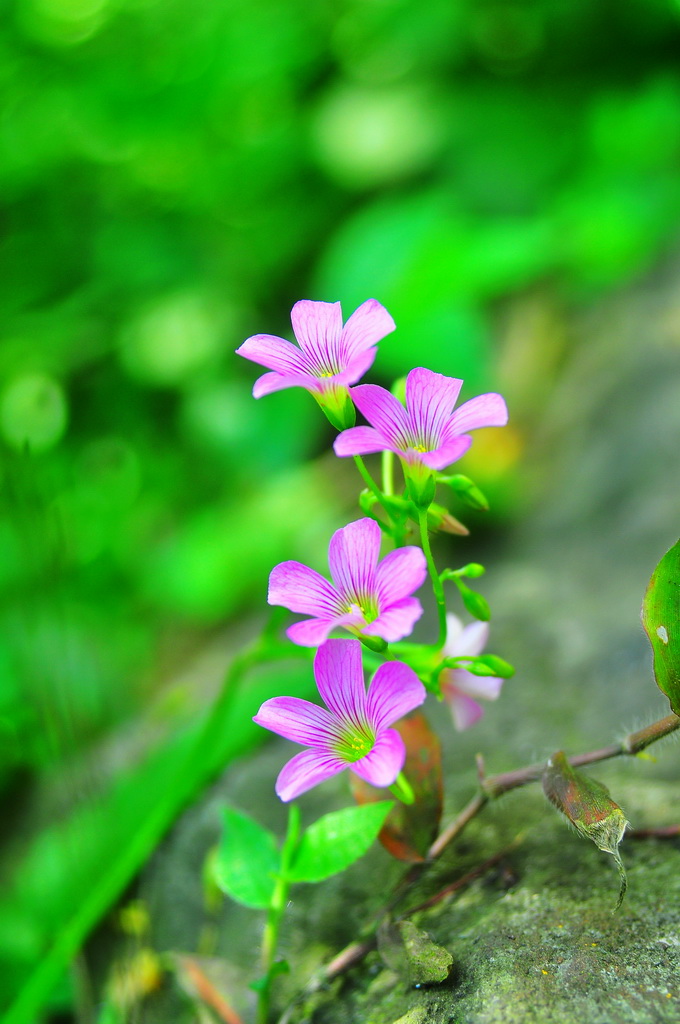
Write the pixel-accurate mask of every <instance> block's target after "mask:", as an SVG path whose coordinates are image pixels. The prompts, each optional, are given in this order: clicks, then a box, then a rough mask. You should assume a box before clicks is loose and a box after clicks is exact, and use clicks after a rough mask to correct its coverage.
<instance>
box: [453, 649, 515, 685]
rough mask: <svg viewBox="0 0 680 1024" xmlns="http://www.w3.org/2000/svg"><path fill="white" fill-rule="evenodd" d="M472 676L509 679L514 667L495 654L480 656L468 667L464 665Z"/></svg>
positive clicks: (512, 674)
mask: <svg viewBox="0 0 680 1024" xmlns="http://www.w3.org/2000/svg"><path fill="white" fill-rule="evenodd" d="M465 668H466V669H467V670H468V672H472V674H473V676H495V677H496V678H499V679H511V678H512V676H514V674H515V669H514V667H513V666H512V665H511V664H510V662H509V661H506V660H505V659H504V658H499V657H498V655H497V654H480V655H478V656H477V657H475V658H474V659H472V661H471V662H470V664H469V665H465Z"/></svg>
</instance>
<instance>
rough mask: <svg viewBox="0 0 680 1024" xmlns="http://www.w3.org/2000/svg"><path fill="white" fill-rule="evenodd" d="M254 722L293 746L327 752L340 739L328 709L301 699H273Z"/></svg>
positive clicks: (265, 703)
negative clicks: (301, 745) (299, 744)
mask: <svg viewBox="0 0 680 1024" xmlns="http://www.w3.org/2000/svg"><path fill="white" fill-rule="evenodd" d="M253 721H254V722H257V724H258V725H261V726H263V728H265V729H269V730H270V732H275V733H276V734H277V736H283V738H284V739H286V740H292V741H293V743H302V744H304V745H305V746H312V747H316V748H320V749H324V748H326V747H328V746H329V744H330V743H332V742H334V741H336V740H337V737H338V726H337V721H336V720H335V718H334V717H333V715H332V714H331V713H330V711H327V710H326V708H320V707H319V706H318V704H312V703H311V701H308V700H302V698H301V697H271V698H270V699H269V700H266V701H265V702H264V704H263V705H262V707H261V708H260V710H259V711H258V712H257V714H256V715H254V716H253Z"/></svg>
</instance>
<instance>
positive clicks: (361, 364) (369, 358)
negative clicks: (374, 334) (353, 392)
mask: <svg viewBox="0 0 680 1024" xmlns="http://www.w3.org/2000/svg"><path fill="white" fill-rule="evenodd" d="M376 352H377V349H375V348H368V349H366V351H365V352H359V354H358V355H356V356H354V357H353V358H352V359H351V360H349V361H348V362H347V363H346V364H341V367H340V372H339V373H336V374H335V375H334V376H333V377H331V378H322V379H330V380H331V381H332V382H333V384H343V385H345V386H347V387H349V385H350V384H356V382H357V381H358V380H361V378H362V377H363V375H364V374H365V373H366V372H367V370H370V368H371V367H372V366H373V362H374V360H375V354H376ZM343 366H344V368H343Z"/></svg>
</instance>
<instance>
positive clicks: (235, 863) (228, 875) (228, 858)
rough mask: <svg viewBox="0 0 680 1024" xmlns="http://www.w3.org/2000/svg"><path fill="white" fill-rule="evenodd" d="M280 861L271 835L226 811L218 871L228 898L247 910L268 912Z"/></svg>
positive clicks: (228, 809) (219, 882)
mask: <svg viewBox="0 0 680 1024" xmlns="http://www.w3.org/2000/svg"><path fill="white" fill-rule="evenodd" d="M280 861H281V858H280V856H279V852H278V849H277V845H276V837H275V836H274V835H273V834H272V833H271V832H269V831H268V830H267V829H265V828H263V827H262V825H260V824H258V822H257V821H255V820H254V819H253V818H251V817H249V816H248V815H247V814H243V813H242V812H240V811H236V810H234V809H233V808H231V807H227V808H225V810H224V812H223V831H222V839H221V841H220V846H219V850H218V854H217V858H216V861H215V865H214V870H215V880H216V881H217V884H218V885H219V887H220V889H222V891H223V892H225V893H226V894H227V896H231V898H232V899H233V900H236V901H237V903H242V904H243V905H244V906H245V907H253V908H255V909H260V910H264V909H265V908H266V907H268V906H269V904H270V903H271V899H272V894H273V892H274V885H275V877H274V876H275V875H276V873H277V871H279V870H280Z"/></svg>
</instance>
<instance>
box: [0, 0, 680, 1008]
mask: <svg viewBox="0 0 680 1024" xmlns="http://www.w3.org/2000/svg"><path fill="white" fill-rule="evenodd" d="M679 58H680V3H678V2H677V0H628V2H627V3H625V4H621V3H620V2H614V0H598V2H597V3H593V2H592V0H568V2H563V0H512V2H506V0H503V2H500V0H497V2H493V0H428V2H427V3H419V2H417V0H353V2H335V3H329V2H312V3H310V2H308V0H248V2H246V0H227V2H219V0H218V2H215V0H15V2H14V3H10V4H8V5H6V6H5V9H4V17H3V22H2V26H1V28H0V77H1V78H2V87H3V90H2V91H3V97H4V102H3V107H2V113H1V114H0V154H1V155H0V181H1V183H2V197H3V217H2V238H1V242H0V245H1V252H2V294H1V298H0V301H1V303H2V340H1V343H0V448H1V450H2V469H1V480H2V505H1V508H0V581H1V585H2V590H1V595H0V617H1V621H2V628H1V629H0V806H1V807H2V820H3V822H4V823H5V827H4V829H3V833H4V834H3V841H4V845H3V851H0V857H1V858H2V859H1V860H0V873H1V876H2V878H3V879H4V881H5V882H6V883H7V884H6V885H5V887H4V889H5V892H6V893H7V895H6V898H5V900H4V902H2V901H0V979H1V980H0V1001H1V1002H0V1006H7V1007H9V1006H10V1005H12V1006H13V1009H12V1010H11V1011H9V1013H8V1016H7V1020H8V1021H12V1022H13V1024H16V1022H21V1021H25V1022H26V1024H31V1022H32V1021H33V1020H36V1019H38V1016H37V1015H38V1014H39V1012H43V1011H40V1009H39V1008H40V1007H46V1009H45V1010H44V1014H45V1019H50V1020H54V1021H56V1020H58V1019H59V1020H64V1021H68V1020H71V1019H72V1017H71V1015H70V1014H71V1010H70V1007H71V1005H72V1003H73V1001H74V999H76V996H77V993H75V995H74V988H73V982H72V980H71V981H69V979H68V977H67V976H65V975H64V968H65V967H66V966H67V965H68V963H69V962H70V961H71V959H72V954H73V952H74V950H75V949H76V948H77V947H78V945H79V943H80V941H81V940H82V938H83V937H84V935H86V934H87V932H88V931H89V930H90V929H91V927H92V926H93V925H94V924H95V923H96V921H97V919H98V917H99V916H100V915H101V914H102V913H103V912H104V911H105V910H106V908H107V906H108V905H109V904H110V903H111V902H112V901H113V900H114V899H116V898H117V897H118V895H119V894H120V892H121V891H122V890H123V888H124V887H125V885H126V884H127V882H128V881H129V880H130V878H131V877H132V876H133V874H134V871H135V869H136V868H137V867H138V866H139V864H140V863H141V862H142V861H143V860H144V858H145V857H146V856H147V855H148V853H149V852H150V850H151V849H152V848H153V846H154V844H155V843H156V842H157V840H158V838H159V837H160V835H161V834H162V833H163V831H164V829H165V828H166V827H167V825H168V824H169V823H170V822H171V821H172V818H173V816H174V815H175V814H176V813H177V810H178V809H179V807H180V806H181V805H182V803H183V802H185V801H186V800H187V799H189V798H190V797H191V796H192V795H195V794H196V793H197V792H198V791H200V788H201V786H202V785H204V784H205V782H206V781H207V779H208V778H209V777H210V776H211V774H214V772H215V770H217V768H219V766H220V764H221V763H222V762H223V761H224V759H225V758H226V757H228V756H229V754H230V752H231V753H233V752H234V751H235V750H236V749H241V748H240V747H239V744H241V746H243V745H247V744H248V743H249V742H252V736H251V734H250V733H249V732H248V730H246V731H245V733H244V734H243V735H242V736H241V735H240V732H239V728H238V727H237V726H234V725H233V724H232V725H231V726H230V730H231V733H230V737H231V738H230V740H229V742H231V743H232V747H231V748H229V749H227V747H228V746H229V744H228V743H227V745H226V746H225V741H224V738H222V740H221V741H220V742H221V744H222V745H221V746H220V744H219V743H218V744H217V746H216V747H215V748H214V749H213V750H209V751H207V753H206V756H205V759H204V761H205V763H201V764H198V765H196V763H195V759H193V758H189V760H190V762H191V764H192V766H193V767H192V769H191V771H190V772H189V774H190V775H191V778H190V779H189V780H188V782H186V784H185V789H183V788H182V785H184V784H179V783H178V782H177V775H176V773H177V772H179V773H180V774H181V775H182V777H183V778H186V769H185V766H186V758H187V754H186V751H187V750H188V749H189V748H188V747H186V745H184V746H183V745H182V744H186V743H188V742H189V741H190V739H191V735H192V734H191V729H192V728H198V725H197V722H198V719H199V718H200V713H201V710H202V708H201V705H202V703H206V702H207V699H206V701H203V692H202V691H201V689H200V687H199V688H198V690H195V689H194V688H193V682H194V681H193V679H191V678H190V679H186V678H185V679H184V680H183V681H180V684H178V685H177V686H176V687H174V688H172V689H170V690H168V688H167V685H166V684H167V682H168V680H172V679H174V678H175V677H176V676H177V674H178V672H179V670H180V668H181V667H182V665H183V664H185V663H186V662H187V660H189V659H191V658H192V657H193V656H194V654H195V653H196V652H197V651H200V650H203V648H204V646H205V645H206V644H208V645H209V644H210V643H212V642H213V641H214V639H215V638H217V642H218V650H219V652H221V653H220V654H218V655H217V656H216V657H217V659H218V661H219V659H220V658H221V657H223V659H224V664H226V662H227V661H228V657H229V648H230V647H231V648H232V649H233V648H235V647H236V646H238V644H239V641H240V639H241V631H240V630H239V628H238V627H235V628H234V630H233V632H232V633H231V634H229V637H228V639H225V634H223V632H222V631H223V630H224V628H225V626H227V624H228V623H230V622H232V621H233V622H238V621H239V620H240V619H241V618H242V617H243V616H244V615H247V614H248V613H254V614H255V615H256V616H257V615H259V614H261V609H262V603H263V595H264V593H265V588H266V578H267V574H268V571H269V569H270V568H271V566H272V565H273V564H274V563H275V562H276V561H277V560H280V559H282V558H285V557H299V558H304V559H305V560H306V561H312V560H313V559H312V556H311V554H310V552H312V553H313V552H316V556H317V558H318V560H319V562H320V561H321V558H322V553H323V551H324V550H325V545H326V543H327V539H328V536H329V533H330V530H331V529H332V528H333V527H334V526H336V525H340V522H341V521H342V517H343V515H345V517H346V509H347V507H349V506H348V505H347V499H346V495H345V488H344V483H343V480H344V478H343V477H342V473H341V474H340V479H336V476H337V474H336V472H335V467H332V469H331V470H330V471H329V469H328V467H327V466H326V467H325V468H324V463H323V460H321V461H320V462H319V461H318V459H317V457H318V456H320V455H321V453H322V452H323V451H324V450H325V449H326V448H327V447H328V442H329V441H330V440H331V438H332V434H331V433H330V432H329V430H328V429H327V426H325V425H324V423H323V422H321V421H320V417H319V416H318V415H317V410H316V406H315V405H314V403H313V402H312V401H311V400H310V399H309V398H308V396H306V395H305V394H303V393H302V392H299V391H289V392H283V393H280V394H277V395H273V396H271V397H268V398H266V399H265V400H263V401H261V402H258V403H256V402H254V401H253V400H252V399H251V397H250V387H251V384H252V381H253V380H254V378H255V376H256V373H257V370H256V368H255V367H253V366H252V364H248V363H246V362H245V361H243V360H239V359H238V358H237V357H235V356H234V355H233V351H234V349H235V348H236V347H237V346H238V345H239V344H240V343H241V341H243V339H244V338H245V337H247V336H248V335H250V334H253V333H257V332H268V333H274V334H284V335H288V336H290V335H289V330H290V325H289V310H290V307H291V306H292V304H293V302H294V301H296V300H297V299H299V298H303V297H307V298H316V299H325V300H337V299H340V300H341V301H342V302H343V309H344V313H345V316H348V315H349V313H351V311H352V310H353V309H354V308H355V307H356V306H357V305H358V304H359V303H360V302H362V301H363V300H364V299H366V298H368V297H370V296H374V297H376V298H377V299H379V301H381V302H382V303H383V304H384V305H385V306H387V308H388V309H389V310H390V312H391V313H392V314H393V316H394V318H395V320H396V322H397V325H398V330H397V332H396V333H395V334H393V335H391V336H390V337H389V338H387V339H386V340H385V342H383V344H382V345H381V347H380V350H379V355H378V359H377V361H376V364H375V367H374V371H373V372H372V374H371V379H372V380H375V381H378V382H380V383H384V384H388V383H389V382H390V381H391V379H392V378H394V377H395V376H400V375H403V374H405V373H406V372H407V371H408V369H410V368H411V366H413V365H414V363H416V364H417V363H424V364H425V365H427V366H429V367H431V368H432V369H435V370H439V371H441V372H446V373H449V374H452V375H456V376H462V377H465V379H466V384H467V386H468V389H467V392H466V394H467V396H468V397H469V396H470V395H471V394H473V393H476V392H478V391H480V390H489V389H491V388H496V387H507V388H508V389H509V390H510V392H513V391H514V394H515V397H516V404H515V407H514V409H513V422H514V423H515V428H514V430H515V432H514V433H509V434H508V435H507V438H509V440H508V439H507V438H506V440H500V439H497V440H496V441H492V442H489V444H487V445H486V447H485V445H484V443H482V442H481V441H480V444H479V445H478V446H477V448H476V449H473V451H474V450H477V451H478V452H480V453H483V455H484V458H481V456H478V458H477V464H476V465H475V464H474V463H473V464H471V466H470V472H473V470H474V471H475V472H477V471H479V473H480V474H481V478H480V482H481V483H486V484H489V485H490V486H491V488H492V490H495V492H496V498H497V503H498V504H497V507H498V508H499V510H500V512H499V514H500V516H501V518H502V517H503V516H512V514H513V508H514V507H515V504H514V503H515V500H516V498H515V494H514V490H513V466H514V464H515V462H516V459H517V457H518V455H519V453H520V451H521V448H522V426H523V425H524V426H526V425H527V424H530V422H531V416H532V413H533V412H534V408H533V407H534V406H535V405H536V402H537V399H536V391H537V390H538V391H539V392H540V388H541V386H542V381H541V376H540V374H541V368H542V367H543V365H544V364H543V363H542V362H541V357H540V355H539V356H537V358H536V359H533V357H532V358H531V359H529V360H528V361H527V360H525V362H524V363H522V362H521V361H520V362H519V363H518V364H517V365H516V366H515V369H514V370H513V367H512V365H508V364H507V360H506V365H502V360H500V358H499V353H498V351H497V349H496V347H495V345H494V322H495V321H494V317H495V314H496V311H497V309H498V308H499V303H502V302H503V301H504V300H505V299H507V297H508V296H513V295H517V294H521V293H524V294H530V293H532V291H535V290H540V289H549V290H550V292H551V294H552V295H556V296H558V298H559V301H560V302H562V303H564V304H566V305H567V306H578V305H579V304H580V303H584V302H588V301H591V300H592V299H593V297H596V296H597V295H598V294H600V293H602V292H603V291H604V290H607V289H611V288H614V287H617V286H619V285H621V284H622V283H626V282H628V281H630V280H632V279H634V278H635V277H636V276H637V275H639V274H640V273H641V272H643V271H645V270H646V269H648V268H649V267H651V266H653V265H654V262H655V261H656V260H657V259H658V258H659V257H660V255H661V254H662V253H663V251H664V248H665V247H666V246H667V245H668V244H669V243H670V242H671V241H674V240H675V239H676V238H677V227H678V213H679V211H680V176H679V175H678V168H679V161H678V157H679V153H680V64H679ZM546 344H548V343H547V342H546ZM546 358H547V361H548V363H549V362H550V357H546ZM522 373H524V374H525V376H522V375H521V374H522ZM513 374H514V376H513ZM532 394H533V397H532ZM309 460H314V461H309ZM480 463H481V464H480ZM301 464H302V468H300V467H301ZM343 472H344V470H343ZM485 474H486V479H484V477H485ZM263 481H264V482H263ZM245 632H246V633H247V636H248V637H250V636H252V635H253V633H254V627H253V626H252V624H250V625H248V626H247V627H245ZM289 671H290V670H289ZM199 674H200V673H199ZM278 679H279V684H280V675H279V677H278ZM291 685H293V682H291ZM197 694H198V696H197ZM209 696H210V695H209ZM251 699H255V698H254V697H251ZM243 717H246V716H243ZM233 721H234V722H236V721H237V719H236V718H234V719H233ZM139 722H143V723H144V727H143V728H141V727H140V728H138V729H137V731H135V728H134V726H135V723H139ZM223 725H224V723H223ZM224 727H225V728H226V726H224ZM237 733H238V735H236V734H237ZM121 737H126V738H125V739H124V740H122V739H121ZM187 737H189V738H188V739H187ZM232 748H233V749H232ZM150 752H151V753H150ZM154 758H155V760H154ZM192 772H193V774H191V773H192ZM145 773H146V774H145ZM173 773H175V774H173ZM159 808H160V809H159ZM154 815H156V816H155V817H154ZM55 980H56V981H57V982H58V984H57V986H56V989H55V986H54V982H55ZM76 987H77V986H76ZM55 993H56V994H55ZM17 998H18V1000H19V1001H18V1002H13V1000H15V999H17ZM76 1001H77V1000H76ZM59 1014H61V1016H59Z"/></svg>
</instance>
